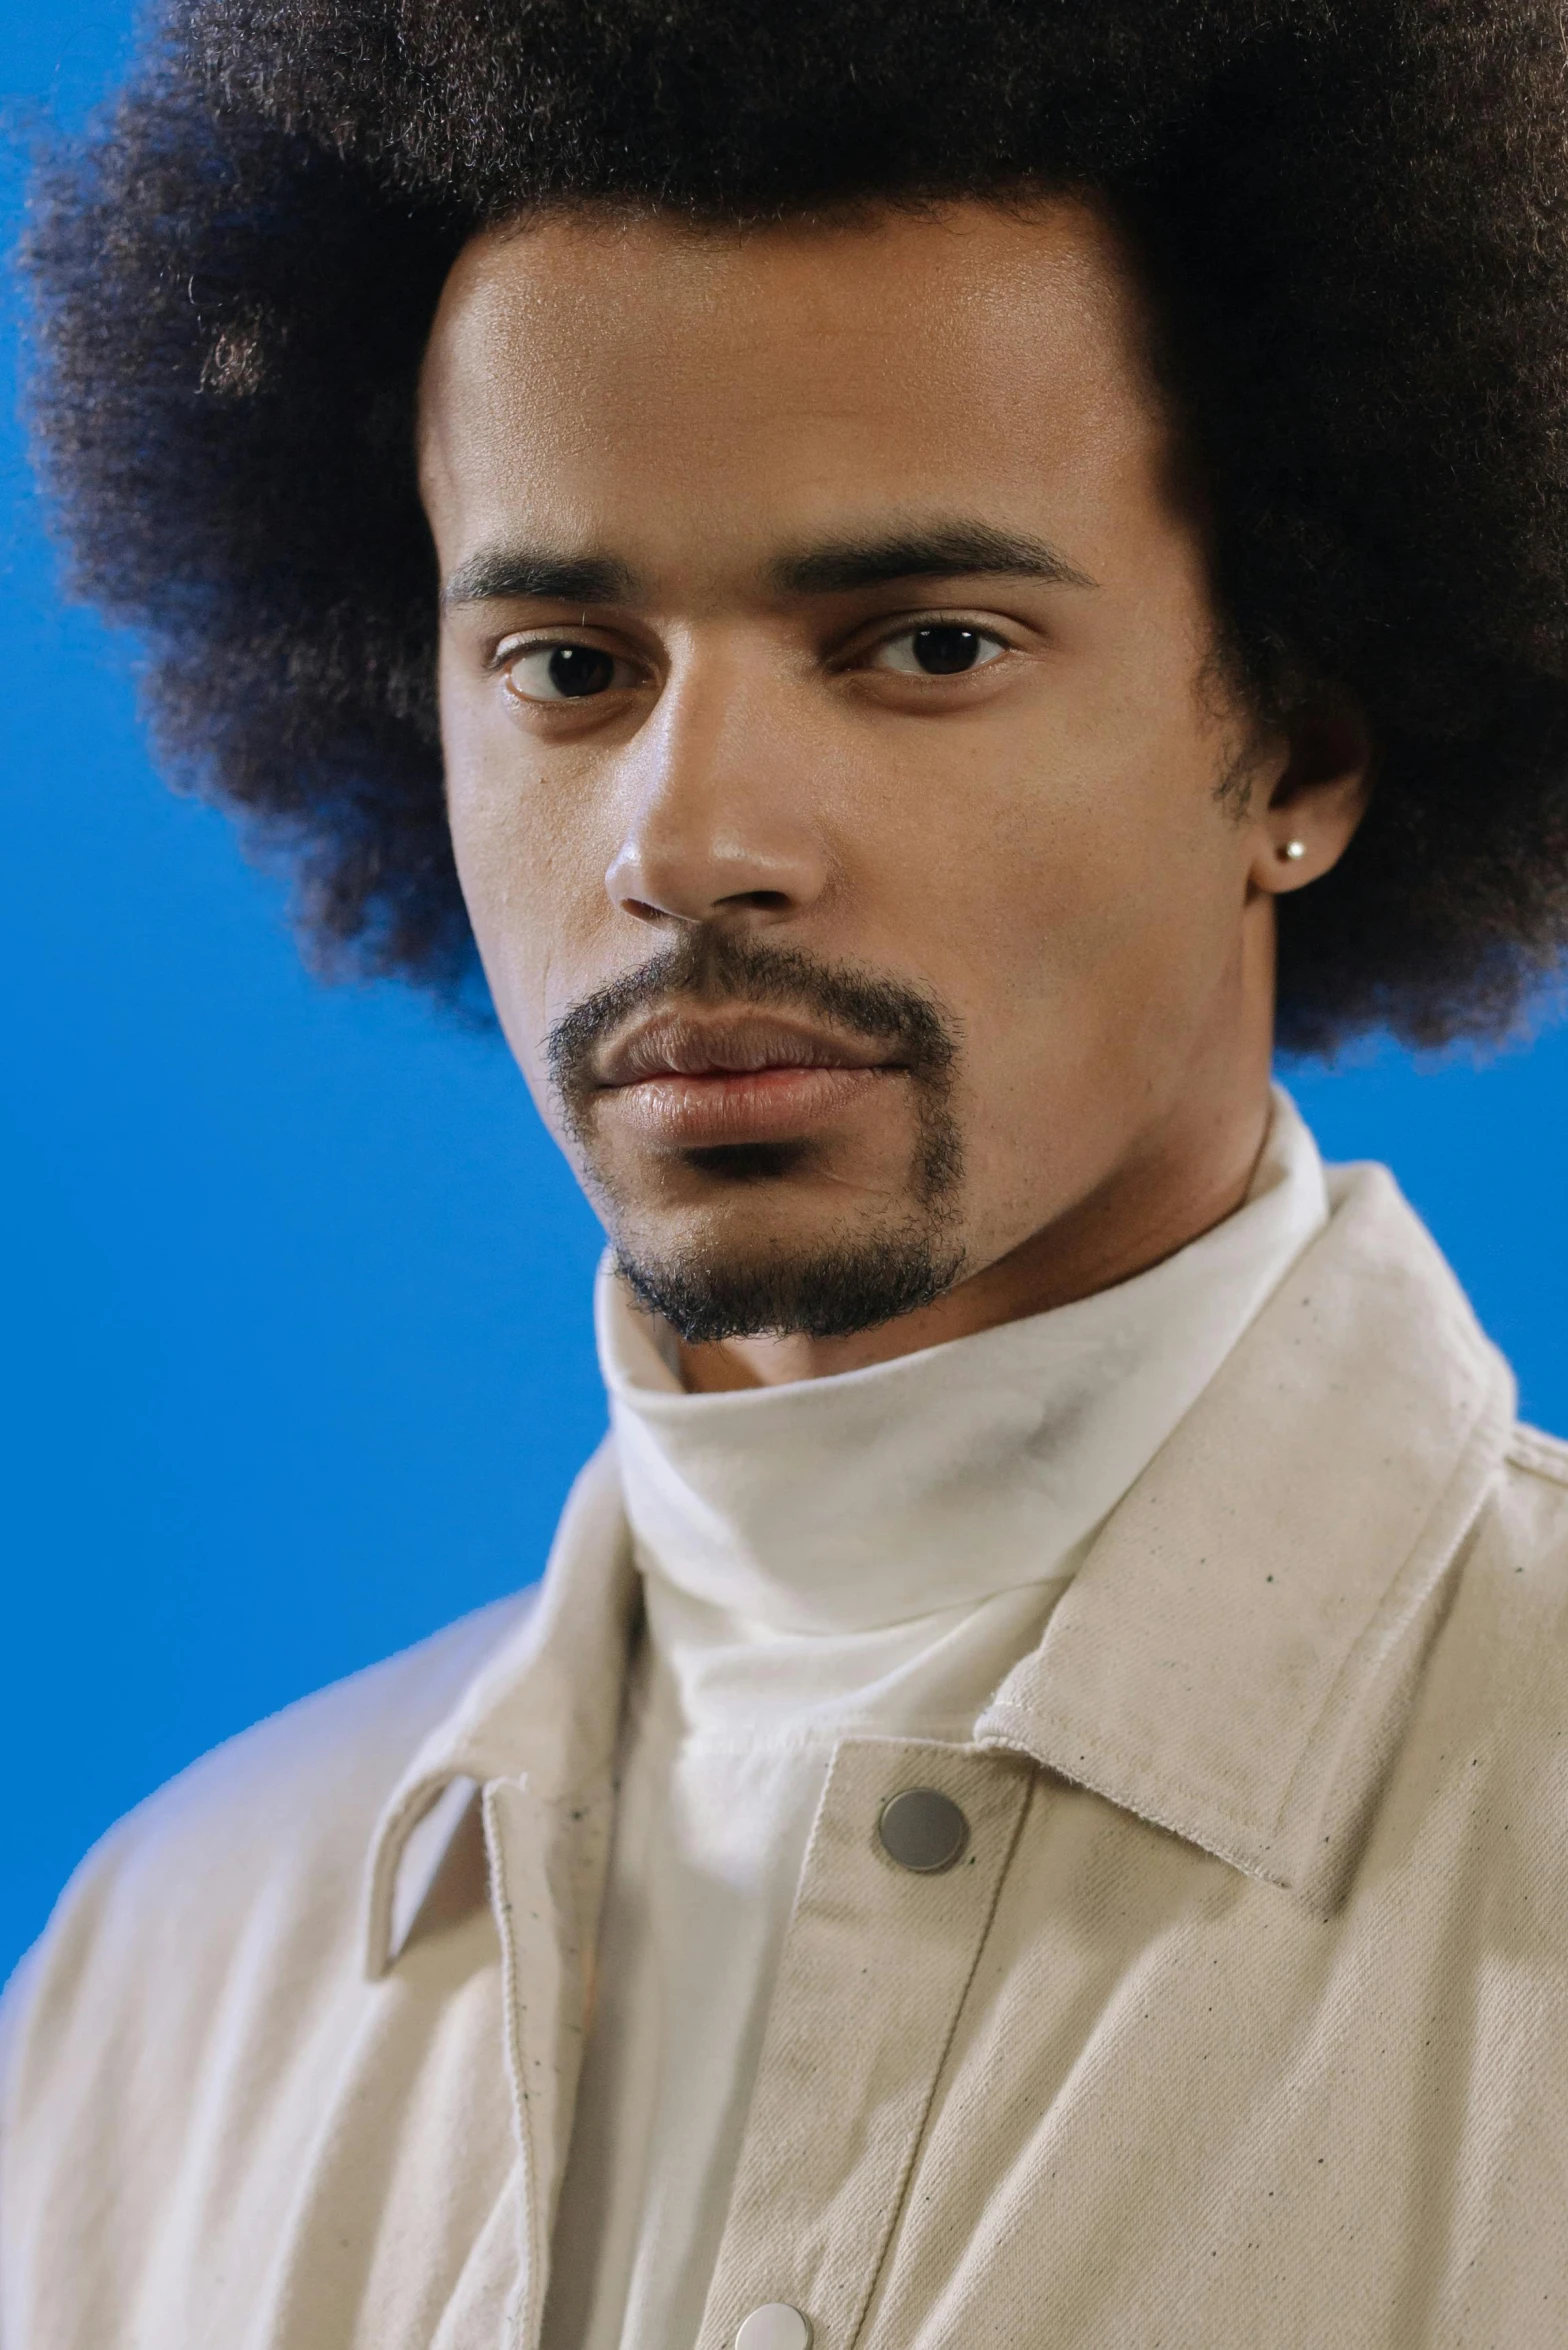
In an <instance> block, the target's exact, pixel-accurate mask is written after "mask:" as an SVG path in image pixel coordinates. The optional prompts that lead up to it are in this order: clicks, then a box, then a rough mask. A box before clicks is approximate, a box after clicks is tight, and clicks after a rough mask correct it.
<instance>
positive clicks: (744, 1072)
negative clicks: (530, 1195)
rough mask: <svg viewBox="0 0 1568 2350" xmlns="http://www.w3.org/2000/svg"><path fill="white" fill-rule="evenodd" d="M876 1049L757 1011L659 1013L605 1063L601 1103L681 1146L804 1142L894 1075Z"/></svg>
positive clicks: (652, 1135)
mask: <svg viewBox="0 0 1568 2350" xmlns="http://www.w3.org/2000/svg"><path fill="white" fill-rule="evenodd" d="M884 1053H885V1048H883V1051H882V1052H879V1050H878V1048H877V1047H876V1046H875V1045H872V1044H869V1043H862V1042H859V1041H857V1040H854V1039H850V1038H846V1037H839V1036H834V1035H832V1034H830V1033H828V1032H827V1031H825V1030H822V1029H814V1028H808V1027H805V1026H797V1025H796V1024H795V1023H794V1022H792V1021H784V1020H779V1019H777V1018H774V1017H769V1016H767V1015H764V1014H760V1013H750V1014H746V1015H743V1016H741V1017H738V1018H736V1017H732V1018H730V1019H715V1018H711V1017H710V1018H701V1017H697V1016H694V1015H692V1014H671V1013H665V1014H663V1015H662V1016H657V1017H655V1018H653V1019H651V1020H647V1021H644V1022H642V1023H641V1024H640V1025H639V1026H637V1027H636V1028H634V1029H632V1030H631V1031H630V1032H629V1033H628V1034H627V1035H626V1036H624V1037H621V1038H619V1039H618V1040H617V1041H616V1042H615V1043H614V1044H613V1045H612V1046H610V1047H609V1048H608V1049H607V1050H606V1051H605V1052H604V1053H603V1054H602V1055H601V1056H600V1061H599V1066H598V1068H597V1070H596V1072H595V1076H596V1081H597V1089H598V1098H599V1100H600V1102H601V1103H602V1104H604V1105H605V1106H613V1108H614V1110H615V1112H616V1114H617V1115H618V1116H624V1117H626V1118H627V1119H628V1120H629V1121H630V1122H631V1123H632V1124H633V1125H635V1126H636V1127H637V1128H638V1129H640V1130H641V1132H642V1133H643V1134H644V1136H645V1137H646V1139H648V1140H649V1141H654V1142H662V1143H664V1144H666V1145H667V1146H674V1147H680V1148H685V1149H701V1148H709V1149H711V1148H715V1147H721V1146H723V1145H724V1144H733V1143H746V1142H780V1141H785V1140H788V1139H791V1138H798V1137H802V1136H804V1135H805V1134H807V1133H809V1131H810V1130H811V1129H812V1128H814V1127H816V1126H819V1125H821V1124H822V1123H823V1121H824V1120H825V1119H827V1118H829V1117H832V1116H833V1115H835V1114H836V1113H839V1112H841V1111H843V1110H845V1109H847V1108H849V1107H850V1106H851V1105H852V1104H853V1103H854V1102H855V1101H856V1100H858V1099H860V1098H862V1097H864V1096H865V1095H866V1094H867V1093H868V1092H869V1090H870V1089H871V1088H873V1087H876V1086H880V1085H881V1084H883V1083H885V1081H886V1079H887V1078H888V1077H889V1076H891V1075H895V1074H897V1072H898V1064H897V1063H890V1062H889V1061H887V1060H886V1058H885V1057H884Z"/></svg>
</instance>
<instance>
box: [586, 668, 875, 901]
mask: <svg viewBox="0 0 1568 2350" xmlns="http://www.w3.org/2000/svg"><path fill="white" fill-rule="evenodd" d="M766 669H767V664H766V661H765V660H758V659H756V658H755V657H753V658H748V657H747V655H746V653H745V651H744V649H743V648H739V647H736V648H731V649H730V650H729V651H728V652H724V651H718V650H715V651H713V652H712V653H709V654H706V655H704V656H703V657H701V658H693V659H692V660H691V661H690V662H689V663H687V664H685V665H684V667H683V668H682V669H681V670H679V671H678V672H677V673H676V674H674V675H672V676H671V678H670V681H669V683H668V684H667V685H666V687H665V690H664V692H663V693H662V694H661V695H660V697H659V702H658V704H657V707H656V708H655V710H654V711H653V713H652V714H651V716H650V717H649V718H648V720H647V722H646V723H645V724H644V725H643V726H642V727H641V728H640V729H639V730H638V733H637V736H636V738H635V740H634V742H633V743H632V744H631V745H629V746H628V753H627V759H628V765H627V768H626V769H625V770H623V776H624V780H625V782H626V785H627V817H626V822H625V827H624V830H623V831H622V834H621V838H620V840H619V843H618V845H617V847H616V850H615V853H614V855H613V856H612V858H611V860H610V864H609V868H608V870H607V872H606V874H605V888H606V890H607V891H608V893H609V896H610V901H611V903H612V904H613V905H614V906H616V907H617V908H619V909H620V910H621V911H622V912H623V913H627V914H630V915H631V916H632V917H633V918H634V919H635V920H637V921H639V922H649V923H659V924H671V923H679V924H695V923H700V922H712V921H715V920H727V921H730V922H732V923H736V924H739V925H741V926H743V927H750V928H755V927H768V928H771V927H773V926H775V925H776V924H778V923H779V922H782V921H787V920H789V919H790V918H791V917H792V916H794V915H798V914H800V913H801V912H803V911H804V910H805V909H806V908H807V907H809V906H811V905H813V904H814V903H815V902H816V901H817V899H819V898H820V897H821V895H822V893H823V891H824V890H825V889H826V888H827V886H828V883H829V879H830V873H831V863H830V858H829V855H828V851H827V846H826V843H825V841H824V840H823V838H822V836H821V833H820V830H819V828H818V825H817V823H816V821H815V820H814V812H813V806H812V791H811V780H810V779H811V778H812V777H813V775H814V774H815V772H816V770H817V768H818V766H819V764H820V760H819V757H817V756H814V755H813V746H812V744H811V742H810V740H809V737H810V734H811V731H812V730H811V727H810V724H809V718H808V716H807V714H806V712H805V711H804V709H803V707H802V698H801V696H800V694H799V692H798V690H797V691H792V690H791V688H790V685H789V683H788V681H787V680H784V679H777V680H770V679H769V678H768V676H767V675H766V674H765V673H766ZM818 750H819V751H820V746H818Z"/></svg>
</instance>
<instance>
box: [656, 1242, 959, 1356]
mask: <svg viewBox="0 0 1568 2350" xmlns="http://www.w3.org/2000/svg"><path fill="white" fill-rule="evenodd" d="M616 1265H617V1269H618V1271H619V1272H620V1275H621V1278H622V1280H623V1281H624V1282H625V1283H626V1285H627V1287H628V1289H630V1291H631V1292H632V1295H633V1296H634V1297H635V1298H636V1299H637V1302H638V1304H639V1305H641V1306H643V1307H645V1308H646V1309H647V1310H648V1311H649V1312H650V1313H655V1314H662V1315H663V1317H664V1319H665V1321H666V1322H668V1323H669V1325H670V1327H671V1329H673V1330H674V1331H675V1332H676V1334H677V1335H678V1336H679V1337H680V1338H682V1339H683V1340H684V1341H685V1343H686V1344H687V1345H688V1346H706V1345H711V1344H712V1343H713V1342H714V1341H715V1340H716V1339H722V1338H763V1337H768V1338H851V1337H853V1336H854V1335H855V1333H856V1332H857V1331H861V1330H874V1329H876V1328H878V1327H879V1326H880V1325H881V1324H882V1323H884V1322H896V1321H897V1320H898V1318H899V1317H900V1315H902V1314H912V1313H914V1312H915V1310H916V1309H917V1307H920V1306H928V1305H930V1304H931V1303H932V1301H933V1300H934V1299H936V1298H939V1297H941V1296H942V1295H943V1294H944V1292H945V1291H947V1290H949V1289H951V1288H952V1286H953V1284H954V1283H955V1282H956V1281H957V1280H958V1278H959V1276H960V1274H961V1273H962V1271H963V1254H962V1251H961V1250H958V1249H954V1248H950V1247H944V1246H943V1245H942V1242H941V1240H940V1237H939V1235H937V1234H935V1233H933V1232H931V1231H929V1230H928V1231H924V1232H916V1233H910V1234H903V1235H901V1234H894V1235H886V1234H884V1235H882V1236H880V1237H878V1238H876V1239H871V1240H864V1241H860V1242H852V1241H845V1242H841V1243H840V1244H839V1245H838V1246H837V1247H833V1248H825V1249H820V1250H818V1251H817V1252H816V1253H815V1254H814V1255H811V1256H799V1257H776V1258H773V1259H758V1258H754V1257H753V1258H730V1259H726V1258H721V1257H718V1256H709V1255H707V1254H705V1253H703V1252H699V1251H695V1250H694V1251H691V1252H690V1253H688V1254H685V1255H680V1256H673V1257H664V1258H649V1257H636V1256H632V1255H629V1254H628V1253H627V1252H626V1251H624V1250H617V1253H616Z"/></svg>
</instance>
